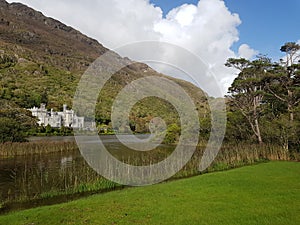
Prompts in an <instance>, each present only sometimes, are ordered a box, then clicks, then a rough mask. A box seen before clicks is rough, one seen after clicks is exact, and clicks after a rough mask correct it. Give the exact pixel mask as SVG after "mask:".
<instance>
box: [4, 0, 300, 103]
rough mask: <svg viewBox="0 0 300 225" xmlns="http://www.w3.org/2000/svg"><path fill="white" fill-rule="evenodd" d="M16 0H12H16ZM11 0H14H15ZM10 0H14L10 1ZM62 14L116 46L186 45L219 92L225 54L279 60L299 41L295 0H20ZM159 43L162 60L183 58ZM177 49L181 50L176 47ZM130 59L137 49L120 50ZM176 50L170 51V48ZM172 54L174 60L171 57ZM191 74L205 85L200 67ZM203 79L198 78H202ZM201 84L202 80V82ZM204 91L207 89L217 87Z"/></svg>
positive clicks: (231, 74)
mask: <svg viewBox="0 0 300 225" xmlns="http://www.w3.org/2000/svg"><path fill="white" fill-rule="evenodd" d="M15 1H16V0H15ZM15 1H14V2H15ZM9 2H13V1H9ZM17 2H22V3H24V4H26V5H28V6H30V7H32V8H34V9H36V10H39V11H41V12H42V13H43V14H45V15H46V16H49V17H53V18H55V19H58V20H60V21H61V22H63V23H65V24H67V25H70V26H72V27H74V28H76V29H78V30H80V31H81V32H82V33H84V34H86V35H88V36H90V37H92V38H95V39H97V40H98V41H99V42H100V43H101V44H103V45H104V46H105V47H107V48H110V49H112V50H116V51H117V52H118V47H120V46H126V45H128V44H130V43H133V42H139V41H145V40H147V41H149V40H150V41H160V42H166V43H170V44H173V45H176V46H179V47H182V48H184V49H186V50H187V51H190V52H191V53H193V54H195V55H197V56H199V58H200V59H201V60H202V61H204V63H205V64H206V65H207V68H209V70H210V71H211V72H212V74H214V76H215V80H216V83H217V84H216V85H218V86H219V88H220V92H221V95H224V94H226V92H227V89H228V87H229V86H230V85H231V83H232V81H233V80H234V78H235V77H236V71H234V70H233V69H230V68H226V67H225V66H224V63H225V62H226V60H227V59H228V58H229V57H244V58H247V59H253V57H255V56H256V55H257V54H259V53H261V54H267V56H269V57H271V58H273V59H274V60H278V59H279V58H281V57H283V54H282V53H281V52H280V51H279V49H280V47H281V45H283V44H284V43H285V42H288V41H295V42H298V41H300V30H299V25H300V13H299V11H300V1H299V0H284V1H283V0H224V1H223V0H200V1H199V0H126V1H123V0H89V1H86V0H51V1H49V0H19V1H17ZM164 51H166V50H163V49H160V50H157V51H155V52H153V54H154V55H155V59H157V58H159V59H160V61H168V60H170V61H172V60H173V61H176V60H177V61H178V62H181V61H184V60H186V59H183V58H180V57H182V56H180V54H171V52H164ZM179 52H180V51H179ZM118 53H119V54H121V55H122V56H128V57H129V58H131V59H133V60H137V59H139V58H141V56H140V55H141V50H140V49H137V50H136V51H128V54H127V55H126V53H124V51H123V52H122V51H120V52H118ZM173 53H174V51H173ZM171 59H172V60H171ZM150 66H152V67H154V69H156V70H158V71H159V72H163V73H165V74H168V75H171V76H175V77H179V78H182V79H186V80H189V77H187V76H186V75H181V73H180V72H178V71H177V72H176V71H174V70H172V69H170V68H167V66H161V65H160V66H158V65H154V64H151V63H150ZM192 76H193V80H196V81H197V83H198V84H199V83H200V87H201V88H202V89H203V87H205V86H206V84H203V83H204V80H203V79H202V77H203V76H204V75H203V74H202V73H199V74H192ZM201 83H202V84H201ZM201 85H202V86H201ZM205 91H207V92H208V93H209V94H210V95H213V96H216V97H217V96H219V95H220V94H219V93H213V92H211V93H210V91H209V90H205Z"/></svg>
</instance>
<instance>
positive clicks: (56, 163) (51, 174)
mask: <svg viewBox="0 0 300 225" xmlns="http://www.w3.org/2000/svg"><path fill="white" fill-rule="evenodd" d="M139 138H141V139H143V138H147V136H146V135H140V136H139ZM101 139H102V142H103V143H104V145H105V147H106V149H107V150H108V151H109V152H110V153H111V154H112V155H113V156H115V157H116V158H118V159H119V160H121V161H124V162H125V161H126V162H128V163H129V161H130V160H129V159H131V160H132V159H134V161H133V163H137V164H140V163H142V164H145V165H146V164H149V163H150V162H151V163H155V162H158V161H161V160H163V159H164V158H165V157H166V156H168V155H169V154H170V153H171V152H172V151H173V148H174V147H173V146H168V145H160V146H159V147H157V148H156V149H155V150H153V151H156V153H155V152H153V151H150V153H149V152H137V151H133V150H131V149H129V148H127V147H126V146H124V145H123V144H122V143H120V142H119V141H118V140H117V138H116V137H115V136H101ZM29 140H30V141H31V142H41V143H42V142H43V141H45V140H46V141H56V142H57V141H67V142H69V141H74V137H32V138H30V139H29ZM153 153H155V155H156V157H155V159H153V157H149V156H150V154H152V155H153ZM99 178H100V176H99V175H98V174H97V173H96V172H95V171H94V170H93V169H92V168H90V166H89V165H88V164H87V163H86V161H85V159H84V158H83V157H82V155H81V154H80V152H79V151H78V150H74V151H72V152H59V153H49V154H35V155H27V156H15V157H11V158H0V203H1V202H4V201H9V202H11V201H15V200H22V199H26V198H29V199H33V198H35V197H36V196H39V195H40V194H42V193H50V192H53V191H64V190H67V189H70V188H72V187H74V186H78V185H79V184H84V183H93V182H94V181H96V180H98V179H99Z"/></svg>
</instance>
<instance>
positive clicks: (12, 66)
mask: <svg viewBox="0 0 300 225" xmlns="http://www.w3.org/2000/svg"><path fill="white" fill-rule="evenodd" d="M107 51H108V49H107V48H105V47H103V45H101V44H100V43H98V42H97V41H96V40H94V39H91V38H89V37H87V36H86V35H84V34H82V33H81V32H79V31H77V30H75V29H73V28H72V27H69V26H67V25H65V24H63V23H61V22H59V21H57V20H55V19H52V18H49V17H46V16H44V15H43V14H42V13H41V12H37V11H35V10H34V9H32V8H29V7H27V6H25V5H23V4H20V3H11V4H9V3H7V2H6V1H4V0H0V98H1V99H5V100H9V101H12V102H14V103H15V104H17V105H18V106H20V107H24V108H29V107H32V106H34V105H39V104H40V103H42V102H43V103H47V107H48V108H53V109H55V110H58V109H61V107H62V105H63V103H67V104H68V105H69V106H71V104H72V97H73V95H74V92H75V90H76V86H77V84H78V81H79V80H80V77H81V76H82V74H83V73H84V71H85V70H86V69H87V68H88V66H89V65H90V64H91V63H92V62H93V61H94V60H95V59H97V58H98V57H99V56H101V55H102V54H104V53H105V52H107ZM116 57H117V58H118V60H127V61H128V59H124V58H121V57H120V56H118V55H117V54H116ZM145 70H147V71H148V72H147V73H145V72H144V71H145ZM149 75H151V76H165V75H163V74H160V73H158V72H156V71H154V70H153V69H151V68H150V67H149V66H147V65H146V64H143V63H137V62H132V64H131V65H129V66H127V67H125V68H123V69H122V70H121V71H119V72H117V73H116V74H115V75H114V76H113V77H112V78H111V79H110V80H109V81H108V82H107V84H106V85H105V88H104V89H103V90H102V91H101V94H100V96H99V101H98V104H97V106H96V114H97V115H96V117H97V120H98V122H100V123H105V124H109V121H110V112H111V106H112V103H113V100H114V98H115V96H116V95H117V94H118V92H119V91H120V90H121V89H122V88H123V87H124V86H125V85H126V84H128V83H130V82H132V81H134V80H136V79H139V78H141V77H145V76H149ZM168 78H169V79H172V80H173V81H175V82H176V83H177V84H179V85H180V86H182V87H183V88H184V89H185V90H186V92H187V93H188V94H189V95H190V96H191V97H192V99H193V100H194V101H195V104H196V107H197V110H198V111H199V116H200V117H205V116H206V115H207V112H208V111H209V110H208V105H207V101H206V96H205V94H204V93H203V91H201V90H200V89H199V88H197V87H196V86H194V85H192V84H191V83H189V82H186V81H183V80H179V79H175V78H170V77H168ZM155 116H162V117H165V118H166V119H167V121H169V122H170V123H171V122H174V121H175V122H176V121H177V122H178V115H177V113H176V111H175V109H174V108H173V107H172V106H171V105H170V104H169V103H167V102H165V101H164V100H161V99H155V98H146V99H144V100H142V101H141V102H139V103H138V104H136V105H135V106H134V108H133V110H132V114H131V120H132V123H133V124H134V125H137V126H136V127H138V128H136V129H137V131H141V132H142V131H144V129H145V128H144V126H145V124H147V123H148V122H149V120H151V118H153V117H155ZM176 118H177V119H176Z"/></svg>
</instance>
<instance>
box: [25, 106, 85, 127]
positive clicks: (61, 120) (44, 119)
mask: <svg viewBox="0 0 300 225" xmlns="http://www.w3.org/2000/svg"><path fill="white" fill-rule="evenodd" d="M28 110H29V111H31V113H32V115H33V116H35V117H37V118H38V119H39V121H38V124H39V125H40V126H41V125H44V126H47V125H50V126H51V127H55V128H60V127H62V126H64V127H71V128H77V129H83V128H84V117H78V116H77V115H76V114H75V112H74V110H72V109H71V110H67V105H66V104H64V105H63V111H62V112H54V111H53V110H52V109H51V111H47V109H46V105H45V104H41V106H40V108H37V107H33V108H31V109H28Z"/></svg>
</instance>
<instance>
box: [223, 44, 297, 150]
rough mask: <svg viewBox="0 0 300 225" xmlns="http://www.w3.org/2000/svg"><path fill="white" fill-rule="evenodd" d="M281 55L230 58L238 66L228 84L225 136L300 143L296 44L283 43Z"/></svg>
mask: <svg viewBox="0 0 300 225" xmlns="http://www.w3.org/2000/svg"><path fill="white" fill-rule="evenodd" d="M280 50H281V51H282V52H284V53H285V54H286V57H285V59H281V60H280V61H279V62H272V60H271V59H270V58H268V57H267V56H265V55H259V56H257V58H256V59H254V60H247V59H244V58H239V59H235V58H230V59H228V60H227V63H226V64H225V65H226V66H228V67H233V68H235V69H237V70H238V76H237V77H236V79H235V80H234V82H233V83H232V85H231V87H230V88H229V92H228V93H229V95H228V96H227V98H228V109H229V110H228V126H227V135H226V139H227V140H231V141H232V140H236V141H244V140H248V141H252V142H253V141H257V142H258V143H259V144H263V143H278V144H281V145H282V146H283V147H284V148H285V149H290V148H293V149H298V150H299V146H300V140H299V134H300V106H299V103H300V63H299V62H300V60H299V59H300V58H299V56H300V55H299V52H300V45H299V44H297V43H295V42H288V43H285V44H284V45H283V46H282V47H281V49H280Z"/></svg>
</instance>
